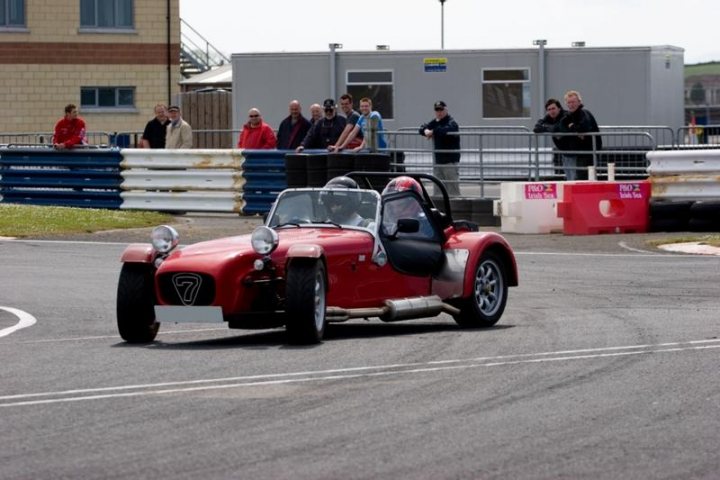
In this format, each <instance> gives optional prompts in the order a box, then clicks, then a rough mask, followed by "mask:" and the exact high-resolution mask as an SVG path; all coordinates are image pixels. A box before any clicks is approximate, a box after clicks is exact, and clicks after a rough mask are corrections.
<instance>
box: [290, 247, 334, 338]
mask: <svg viewBox="0 0 720 480" xmlns="http://www.w3.org/2000/svg"><path fill="white" fill-rule="evenodd" d="M326 290H327V289H326V285H325V266H324V264H323V262H322V261H321V260H310V261H307V260H294V261H292V262H290V265H289V266H288V271H287V281H286V298H285V301H286V309H287V324H286V329H287V335H288V340H289V341H290V343H295V344H311V343H319V342H320V341H321V340H322V337H323V334H324V333H325V325H326V320H325V294H326Z"/></svg>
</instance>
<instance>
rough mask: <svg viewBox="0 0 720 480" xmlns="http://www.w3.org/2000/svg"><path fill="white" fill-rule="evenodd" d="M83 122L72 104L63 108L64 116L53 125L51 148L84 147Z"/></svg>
mask: <svg viewBox="0 0 720 480" xmlns="http://www.w3.org/2000/svg"><path fill="white" fill-rule="evenodd" d="M86 144H87V138H86V132H85V120H83V119H82V118H81V117H79V116H78V110H77V107H76V106H75V105H73V104H72V103H71V104H69V105H67V106H66V107H65V116H64V117H63V118H61V119H60V120H58V122H57V123H56V124H55V134H54V135H53V146H54V147H55V148H57V149H59V150H63V149H65V148H73V147H74V146H75V145H86Z"/></svg>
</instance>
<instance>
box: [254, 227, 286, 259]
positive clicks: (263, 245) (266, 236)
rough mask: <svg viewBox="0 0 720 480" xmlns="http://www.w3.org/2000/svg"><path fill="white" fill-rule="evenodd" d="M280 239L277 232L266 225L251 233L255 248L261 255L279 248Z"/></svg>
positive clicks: (268, 253)
mask: <svg viewBox="0 0 720 480" xmlns="http://www.w3.org/2000/svg"><path fill="white" fill-rule="evenodd" d="M279 241H280V237H278V234H277V232H276V231H275V230H273V229H272V228H269V227H266V226H264V225H261V226H259V227H257V228H256V229H255V230H253V232H252V235H250V243H251V244H252V248H253V250H255V251H256V252H257V253H259V254H260V255H270V254H271V253H272V252H273V251H274V250H275V249H276V248H277V246H278V242H279Z"/></svg>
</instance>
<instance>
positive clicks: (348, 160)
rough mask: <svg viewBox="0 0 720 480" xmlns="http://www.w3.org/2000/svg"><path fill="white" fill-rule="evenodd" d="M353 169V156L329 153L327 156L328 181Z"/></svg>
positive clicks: (350, 154)
mask: <svg viewBox="0 0 720 480" xmlns="http://www.w3.org/2000/svg"><path fill="white" fill-rule="evenodd" d="M354 169H355V154H352V153H329V154H328V156H327V178H328V180H330V179H332V178H335V177H340V176H343V175H345V174H347V173H348V172H351V171H353V170H354Z"/></svg>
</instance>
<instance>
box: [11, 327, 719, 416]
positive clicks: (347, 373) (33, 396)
mask: <svg viewBox="0 0 720 480" xmlns="http://www.w3.org/2000/svg"><path fill="white" fill-rule="evenodd" d="M717 348H720V339H712V340H694V341H687V342H672V343H660V344H654V345H631V346H618V347H606V348H588V349H579V350H564V351H556V352H540V353H528V354H518V355H500V356H494V357H477V358H468V359H455V360H440V361H431V362H419V363H405V364H390V365H377V366H366V367H349V368H340V369H331V370H317V371H305V372H289V373H275V374H262V375H247V376H239V377H227V378H215V379H198V380H187V381H179V382H165V383H152V384H141V385H123V386H117V387H100V388H87V389H77V390H65V391H57V392H44V393H28V394H18V395H5V396H0V407H13V406H28V405H44V404H52V403H67V402H79V401H83V400H100V399H110V398H123V397H136V396H148V395H162V394H171V393H187V392H197V391H207V390H220V389H228V388H241V387H255V386H271V385H282V384H290V383H305V382H313V381H330V380H347V379H356V378H370V377H380V376H389V375H402V374H414V373H428V372H439V371H447V370H460V369H469V368H479V367H498V366H507V365H520V364H534V363H541V362H560V361H572V360H589V359H596V358H611V357H621V356H630V355H642V354H650V353H670V352H684V351H701V350H709V349H717ZM168 387H175V388H168ZM128 390H135V391H128ZM104 392H114V393H104ZM88 394H94V395H88ZM42 397H58V398H42ZM18 400H20V401H18Z"/></svg>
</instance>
